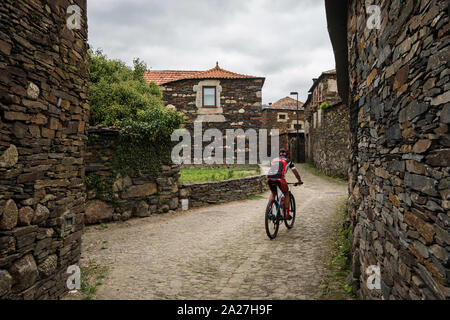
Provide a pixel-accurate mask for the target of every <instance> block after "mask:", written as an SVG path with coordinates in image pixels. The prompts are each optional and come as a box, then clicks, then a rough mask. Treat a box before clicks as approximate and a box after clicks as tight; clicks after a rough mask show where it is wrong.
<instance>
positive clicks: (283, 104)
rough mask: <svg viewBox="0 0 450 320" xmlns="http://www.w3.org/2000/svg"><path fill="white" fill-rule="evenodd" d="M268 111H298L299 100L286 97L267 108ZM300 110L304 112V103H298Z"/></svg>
mask: <svg viewBox="0 0 450 320" xmlns="http://www.w3.org/2000/svg"><path fill="white" fill-rule="evenodd" d="M267 108H268V109H283V110H286V109H288V110H297V100H295V99H292V98H291V97H284V98H283V99H280V100H278V101H277V102H275V103H273V104H271V105H270V106H268V107H267ZM298 109H299V110H303V102H301V101H299V102H298Z"/></svg>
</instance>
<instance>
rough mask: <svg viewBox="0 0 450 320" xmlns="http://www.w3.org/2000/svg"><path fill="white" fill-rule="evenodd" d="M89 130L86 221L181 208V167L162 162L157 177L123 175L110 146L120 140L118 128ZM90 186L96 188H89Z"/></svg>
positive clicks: (119, 218)
mask: <svg viewBox="0 0 450 320" xmlns="http://www.w3.org/2000/svg"><path fill="white" fill-rule="evenodd" d="M88 132H89V143H88V144H87V148H86V156H85V164H86V177H87V181H88V182H87V185H88V192H87V195H88V201H87V202H86V213H85V219H84V220H85V224H95V223H100V222H108V221H118V220H122V221H124V220H128V219H130V218H131V217H148V216H150V215H151V214H153V213H163V212H168V211H169V210H176V209H177V208H178V207H179V200H178V192H179V190H178V179H179V176H180V175H179V171H180V167H179V166H177V165H163V166H162V167H161V171H160V172H159V173H158V175H157V176H156V177H155V176H151V175H148V174H141V175H133V176H129V175H123V176H122V175H121V174H120V173H116V172H115V171H114V170H113V169H112V168H113V166H112V165H111V162H112V161H113V157H114V154H113V149H112V148H110V147H109V145H110V144H111V142H114V141H115V140H116V139H118V134H119V129H117V128H98V127H89V128H88ZM96 181H97V183H95V182H96ZM90 185H95V186H96V188H89V186H90Z"/></svg>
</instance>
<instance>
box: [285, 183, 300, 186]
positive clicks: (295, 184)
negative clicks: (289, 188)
mask: <svg viewBox="0 0 450 320" xmlns="http://www.w3.org/2000/svg"><path fill="white" fill-rule="evenodd" d="M302 184H303V183H301V184H300V183H298V182H288V185H294V186H301V185H302Z"/></svg>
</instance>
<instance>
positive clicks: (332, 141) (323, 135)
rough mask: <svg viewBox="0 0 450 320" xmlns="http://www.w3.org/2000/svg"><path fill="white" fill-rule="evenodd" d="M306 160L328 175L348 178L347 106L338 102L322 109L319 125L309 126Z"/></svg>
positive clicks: (348, 136)
mask: <svg viewBox="0 0 450 320" xmlns="http://www.w3.org/2000/svg"><path fill="white" fill-rule="evenodd" d="M308 132H309V140H308V142H309V148H310V149H311V156H310V157H308V158H307V161H308V162H309V163H311V164H313V165H314V166H315V167H316V168H317V169H319V170H320V171H322V172H324V173H325V174H327V175H330V176H336V177H341V178H344V179H347V178H348V170H349V167H350V127H349V114H348V107H347V106H346V105H344V104H342V103H338V104H335V105H332V106H329V107H328V108H326V109H324V110H323V111H322V115H321V121H320V125H319V124H318V125H317V126H316V128H314V127H310V128H309V131H308Z"/></svg>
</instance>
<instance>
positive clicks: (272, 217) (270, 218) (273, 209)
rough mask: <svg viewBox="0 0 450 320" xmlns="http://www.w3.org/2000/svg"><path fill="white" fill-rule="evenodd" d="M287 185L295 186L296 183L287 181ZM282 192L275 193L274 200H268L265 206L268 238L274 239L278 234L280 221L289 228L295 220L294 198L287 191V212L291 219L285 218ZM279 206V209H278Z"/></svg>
mask: <svg viewBox="0 0 450 320" xmlns="http://www.w3.org/2000/svg"><path fill="white" fill-rule="evenodd" d="M288 185H294V186H297V185H298V184H297V183H288ZM284 198H285V197H284V193H283V192H280V194H279V195H277V197H276V199H275V200H272V201H269V203H268V204H267V208H266V214H265V225H266V233H267V236H268V237H269V239H271V240H272V239H275V237H276V236H277V234H278V228H279V226H280V221H282V220H283V221H284V224H285V225H286V228H288V229H291V228H292V227H293V226H294V222H295V212H296V211H297V210H296V207H295V198H294V195H293V194H292V192H291V191H289V202H290V204H289V212H290V215H291V217H292V219H291V220H287V219H286V218H285V217H286V212H285V211H286V210H285V206H284V202H283V201H282V200H284ZM280 208H281V210H280Z"/></svg>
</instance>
